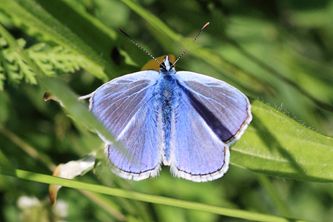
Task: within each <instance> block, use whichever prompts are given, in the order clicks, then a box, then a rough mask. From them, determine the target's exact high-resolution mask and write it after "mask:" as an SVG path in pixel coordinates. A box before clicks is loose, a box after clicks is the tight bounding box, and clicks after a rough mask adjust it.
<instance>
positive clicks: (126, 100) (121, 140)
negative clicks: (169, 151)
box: [90, 71, 163, 180]
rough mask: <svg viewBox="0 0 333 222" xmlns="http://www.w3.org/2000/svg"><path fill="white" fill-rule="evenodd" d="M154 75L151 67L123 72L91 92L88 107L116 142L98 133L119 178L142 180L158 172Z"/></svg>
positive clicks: (157, 129)
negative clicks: (122, 74)
mask: <svg viewBox="0 0 333 222" xmlns="http://www.w3.org/2000/svg"><path fill="white" fill-rule="evenodd" d="M158 77H159V74H158V72H155V71H141V72H136V73H133V74H128V75H124V76H121V77H118V78H116V79H113V80H111V81H110V82H108V83H105V84H104V85H102V86H101V87H99V88H98V89H96V91H95V92H93V93H92V95H91V98H90V110H91V111H92V112H93V113H94V115H95V116H96V117H97V119H99V120H100V121H101V122H102V123H103V125H104V126H105V127H106V129H108V130H109V132H110V133H111V134H112V135H113V136H114V137H115V138H116V141H117V142H118V144H120V146H118V147H116V144H113V143H112V142H110V141H108V140H106V139H105V138H103V137H102V139H103V140H104V142H105V143H106V145H105V146H106V149H105V151H106V153H107V156H108V158H109V160H110V162H111V163H112V166H113V167H112V170H113V171H114V172H115V173H116V174H117V175H119V176H121V177H123V178H127V179H133V180H142V179H145V178H148V177H151V176H155V175H157V174H158V172H159V169H160V162H161V152H162V151H161V149H162V148H161V146H162V145H161V144H162V143H163V142H162V137H161V135H160V130H159V127H160V124H161V121H160V120H159V116H158V115H159V113H158V112H157V111H156V110H155V103H154V90H155V83H156V81H157V79H158ZM121 148H122V149H121Z"/></svg>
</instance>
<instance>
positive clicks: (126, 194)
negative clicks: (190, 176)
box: [0, 166, 297, 222]
mask: <svg viewBox="0 0 333 222" xmlns="http://www.w3.org/2000/svg"><path fill="white" fill-rule="evenodd" d="M0 174H3V175H8V176H14V177H17V178H20V179H24V180H28V181H34V182H39V183H46V184H58V185H61V186H64V187H70V188H75V189H82V190H87V191H92V192H95V193H102V194H106V195H110V196H116V197H122V198H127V199H132V200H138V201H143V202H148V203H153V204H162V205H168V206H173V207H179V208H184V209H189V210H199V211H204V212H208V213H213V214H219V215H224V216H228V217H234V218H239V219H245V220H254V221H270V222H275V221H276V222H285V221H290V219H287V218H283V217H279V216H274V215H268V214H261V213H255V212H250V211H244V210H238V209H229V208H223V207H218V206H212V205H207V204H201V203H195V202H190V201H184V200H179V199H173V198H168V197H162V196H154V195H149V194H143V193H138V192H133V191H127V190H122V189H116V188H110V187H106V186H101V185H96V184H90V183H85V182H79V181H75V180H67V179H63V178H58V177H53V176H49V175H44V174H38V173H34V172H30V171H25V170H19V169H16V170H8V169H3V168H1V166H0ZM293 221H297V220H294V219H293Z"/></svg>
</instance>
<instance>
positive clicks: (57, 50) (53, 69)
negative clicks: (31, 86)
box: [27, 43, 83, 76]
mask: <svg viewBox="0 0 333 222" xmlns="http://www.w3.org/2000/svg"><path fill="white" fill-rule="evenodd" d="M27 52H28V55H29V57H30V58H31V59H32V60H33V61H34V62H35V63H36V64H37V65H38V66H39V68H40V69H41V70H42V71H43V72H44V73H45V74H46V75H49V76H54V75H59V74H63V73H74V72H76V71H78V70H79V69H80V67H81V66H80V64H81V65H82V64H83V59H82V57H81V56H79V55H77V54H75V53H73V52H72V51H71V50H69V49H66V48H64V47H62V46H50V45H47V44H46V43H38V44H36V45H34V46H32V47H30V48H29V49H27Z"/></svg>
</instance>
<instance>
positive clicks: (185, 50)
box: [172, 22, 209, 66]
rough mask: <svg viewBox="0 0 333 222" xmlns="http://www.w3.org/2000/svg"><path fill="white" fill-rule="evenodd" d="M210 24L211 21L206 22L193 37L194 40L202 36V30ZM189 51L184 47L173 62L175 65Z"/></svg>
mask: <svg viewBox="0 0 333 222" xmlns="http://www.w3.org/2000/svg"><path fill="white" fill-rule="evenodd" d="M208 25H209V22H206V23H205V24H204V25H203V26H202V27H201V29H200V30H199V32H198V33H197V34H196V35H195V36H194V38H193V42H195V41H196V40H197V39H198V37H199V36H200V34H201V33H202V31H203V30H204V29H205V28H207V26H208ZM187 53H188V50H187V49H183V51H182V52H181V53H180V55H179V56H178V58H177V59H176V61H175V62H174V63H173V64H172V65H173V66H175V64H176V63H177V62H178V60H179V59H181V58H182V57H183V56H184V55H186V54H187Z"/></svg>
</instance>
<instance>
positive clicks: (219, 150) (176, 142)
mask: <svg viewBox="0 0 333 222" xmlns="http://www.w3.org/2000/svg"><path fill="white" fill-rule="evenodd" d="M178 95H179V97H178V101H177V106H175V109H174V110H173V114H172V117H171V132H172V133H171V159H170V168H171V172H172V173H173V174H174V175H175V176H177V177H181V178H184V179H188V180H192V181H196V182H205V181H210V180H215V179H217V178H220V177H222V176H223V174H224V173H225V172H226V171H227V170H228V166H229V147H228V146H227V145H226V144H224V143H223V142H222V141H221V140H220V139H219V138H218V136H217V135H216V134H215V133H214V132H213V130H212V129H211V128H210V127H209V126H208V124H207V123H206V122H205V120H204V118H202V117H201V116H200V115H199V113H198V112H197V111H196V110H195V109H194V107H193V106H192V104H191V101H190V99H189V98H188V96H187V94H186V93H185V92H183V91H182V90H181V89H179V92H178Z"/></svg>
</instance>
